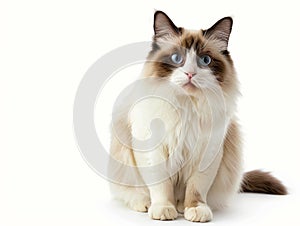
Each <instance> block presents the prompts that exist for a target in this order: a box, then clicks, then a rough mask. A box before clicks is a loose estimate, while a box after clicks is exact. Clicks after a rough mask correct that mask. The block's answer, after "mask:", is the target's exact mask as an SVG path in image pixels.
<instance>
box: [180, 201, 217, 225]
mask: <svg viewBox="0 0 300 226" xmlns="http://www.w3.org/2000/svg"><path fill="white" fill-rule="evenodd" d="M184 218H185V219H187V220H189V221H194V222H202V223H204V222H208V221H211V220H212V218H213V214H212V211H211V209H210V208H209V206H208V205H206V204H200V205H199V206H197V207H186V208H185V210H184Z"/></svg>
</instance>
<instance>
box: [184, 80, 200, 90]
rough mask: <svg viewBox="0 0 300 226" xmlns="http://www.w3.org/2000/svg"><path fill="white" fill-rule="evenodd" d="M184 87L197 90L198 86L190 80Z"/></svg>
mask: <svg viewBox="0 0 300 226" xmlns="http://www.w3.org/2000/svg"><path fill="white" fill-rule="evenodd" d="M182 88H184V89H186V90H191V91H192V90H195V89H197V87H196V86H195V85H194V84H193V83H192V81H191V80H190V81H188V82H187V83H185V84H184V85H183V86H182Z"/></svg>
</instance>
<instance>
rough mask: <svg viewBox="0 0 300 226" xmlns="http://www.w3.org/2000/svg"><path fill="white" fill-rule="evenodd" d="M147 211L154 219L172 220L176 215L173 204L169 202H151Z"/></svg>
mask: <svg viewBox="0 0 300 226" xmlns="http://www.w3.org/2000/svg"><path fill="white" fill-rule="evenodd" d="M148 213H149V216H150V218H152V219H155V220H174V219H175V218H177V216H178V213H177V211H176V208H175V206H174V205H172V204H170V203H153V204H151V206H150V208H149V211H148Z"/></svg>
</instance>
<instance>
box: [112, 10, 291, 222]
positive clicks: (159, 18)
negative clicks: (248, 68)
mask: <svg viewBox="0 0 300 226" xmlns="http://www.w3.org/2000/svg"><path fill="white" fill-rule="evenodd" d="M231 28H232V18H230V17H225V18H223V19H221V20H219V21H218V22H217V23H215V24H214V25H213V26H212V27H211V28H209V29H207V30H187V29H185V28H181V27H177V26H175V25H174V23H173V22H172V21H171V20H170V18H169V17H168V16H167V15H166V14H165V13H163V12H162V11H156V12H155V15H154V32H155V34H154V37H153V44H152V50H151V51H150V53H149V55H148V58H147V62H146V63H145V65H144V69H143V71H142V76H141V78H154V79H158V80H157V81H156V82H151V81H149V84H150V85H149V86H152V87H153V88H154V89H155V88H156V87H154V86H156V85H157V87H158V86H159V84H160V83H164V82H167V83H168V82H169V83H170V84H173V85H174V86H176V87H180V89H181V90H182V94H178V93H176V92H174V93H172V92H171V95H169V98H171V99H172V98H173V99H176V101H177V103H179V107H178V109H177V110H178V112H179V113H178V112H177V111H174V110H172V106H170V104H168V103H167V102H165V101H164V100H160V99H156V98H154V97H153V98H146V99H145V100H141V101H140V102H138V103H136V104H135V106H134V107H133V109H131V110H130V112H129V107H128V106H127V105H128V102H130V101H126V98H125V101H124V106H120V107H119V108H116V109H115V111H114V113H113V114H114V116H115V117H116V118H117V119H116V123H114V124H113V129H112V142H111V150H110V151H111V156H112V158H113V159H114V160H117V162H119V163H120V164H118V166H116V165H115V166H112V165H110V169H109V170H110V174H111V175H112V177H113V178H114V180H113V181H115V182H116V183H111V190H112V193H113V194H114V196H115V197H117V198H119V199H121V200H123V201H124V202H125V203H126V204H127V205H128V206H129V207H130V208H131V209H133V210H136V211H141V212H147V211H148V214H149V216H150V217H151V218H152V219H159V220H173V219H175V218H176V217H177V216H178V213H183V214H184V218H185V219H187V220H189V221H195V222H207V221H210V220H212V218H213V214H212V210H213V209H217V208H221V207H224V206H226V205H227V204H228V202H229V201H230V200H231V198H232V197H233V196H234V195H235V194H236V193H237V192H239V191H245V192H261V193H268V194H286V189H285V187H284V186H283V185H282V184H281V182H280V181H278V180H277V179H276V178H274V177H272V176H271V175H270V174H268V173H264V172H261V171H258V170H256V171H251V172H248V173H246V174H244V175H243V169H242V150H241V138H240V132H239V127H238V124H237V122H236V118H235V112H236V101H237V98H238V96H239V89H238V80H237V76H236V73H235V69H234V66H233V62H232V59H231V57H230V54H229V51H228V50H227V47H228V41H229V36H230V33H231ZM166 93H167V94H166V95H168V93H169V94H170V92H169V91H167V92H166ZM220 100H221V101H220ZM125 105H126V106H127V107H125ZM124 109H127V110H124ZM154 118H161V119H162V121H163V122H164V123H165V129H166V137H165V138H164V139H163V140H162V142H161V143H160V144H159V145H158V146H156V147H154V149H153V150H150V151H145V152H142V151H136V150H135V149H136V148H135V146H134V142H135V141H134V140H133V137H135V139H140V140H143V139H144V140H145V139H147V137H149V126H150V125H149V124H151V120H153V119H154ZM220 131H223V132H220ZM151 132H152V133H156V132H157V133H159V130H155V128H154V129H153V128H152V131H151ZM118 133H121V134H122V135H120V134H118ZM220 134H221V136H220ZM120 136H122V138H120ZM150 136H151V135H150ZM217 137H218V139H217ZM220 137H221V141H220V142H219V141H218V140H220ZM218 142H219V144H218ZM175 149H176V150H175ZM210 153H213V154H211V155H210ZM205 156H210V157H207V158H208V160H207V161H204V159H205ZM170 159H172V160H170ZM169 160H170V161H173V162H172V164H173V165H175V166H176V167H177V169H178V170H177V171H172V170H170V169H169V168H168V167H166V168H164V167H161V168H157V169H159V170H155V169H156V168H155V167H154V166H155V165H159V164H161V165H162V166H164V163H165V164H166V165H168V164H167V162H168V161H169ZM169 163H170V162H169ZM172 164H169V165H168V166H172ZM203 164H206V165H205V166H203ZM161 165H160V166H161ZM126 166H130V167H132V169H133V170H132V171H131V172H130V173H128V172H127V170H125V168H126ZM152 166H153V167H154V168H153V169H152V171H151V170H149V171H143V172H142V169H144V167H152ZM171 168H172V167H171ZM173 172H175V173H173ZM149 174H153V175H155V176H157V178H158V180H156V181H153V180H152V181H150V179H149V178H150V176H149ZM162 175H167V177H163V176H162ZM155 176H154V177H155ZM148 177H149V178H148ZM127 179H130V181H135V182H136V183H135V184H134V183H133V184H130V183H126V182H124V181H126V180H127ZM159 179H163V180H159ZM118 181H119V182H120V183H119V184H118V183H117V182H118ZM122 181H123V182H124V183H123V182H122ZM138 181H140V182H141V183H140V182H138ZM135 185H139V186H135ZM142 185H144V186H142Z"/></svg>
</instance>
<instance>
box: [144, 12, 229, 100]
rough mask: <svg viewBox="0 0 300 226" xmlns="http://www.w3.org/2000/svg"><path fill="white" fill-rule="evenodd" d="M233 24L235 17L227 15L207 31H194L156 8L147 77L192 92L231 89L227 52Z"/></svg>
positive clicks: (195, 93) (193, 93)
mask: <svg viewBox="0 0 300 226" xmlns="http://www.w3.org/2000/svg"><path fill="white" fill-rule="evenodd" d="M231 27H232V19H231V18H230V17H226V18H223V19H221V20H219V21H218V22H217V23H216V24H215V25H213V26H212V27H211V28H209V29H207V30H198V31H191V30H187V29H184V28H178V27H176V26H175V25H174V24H173V22H172V21H171V20H170V18H169V17H168V16H167V15H166V14H165V13H163V12H161V11H157V12H156V13H155V15H154V31H155V35H154V37H153V46H152V51H151V52H150V53H149V56H148V59H149V60H151V61H152V62H151V63H150V70H149V74H148V76H155V77H164V78H167V79H169V81H171V82H173V83H174V84H176V85H178V86H180V87H182V88H183V89H184V90H186V91H187V92H188V93H190V94H191V95H197V93H199V92H200V91H201V90H204V89H211V90H215V89H216V87H221V88H222V89H223V90H226V89H230V86H232V84H233V83H235V75H234V68H233V63H232V60H231V57H230V55H229V52H228V51H227V46H228V40H229V35H230V32H231Z"/></svg>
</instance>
